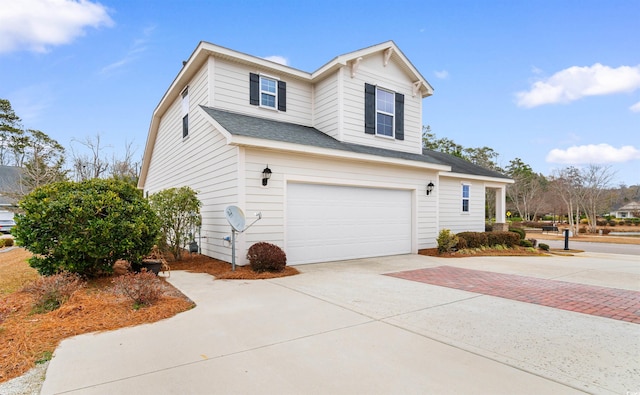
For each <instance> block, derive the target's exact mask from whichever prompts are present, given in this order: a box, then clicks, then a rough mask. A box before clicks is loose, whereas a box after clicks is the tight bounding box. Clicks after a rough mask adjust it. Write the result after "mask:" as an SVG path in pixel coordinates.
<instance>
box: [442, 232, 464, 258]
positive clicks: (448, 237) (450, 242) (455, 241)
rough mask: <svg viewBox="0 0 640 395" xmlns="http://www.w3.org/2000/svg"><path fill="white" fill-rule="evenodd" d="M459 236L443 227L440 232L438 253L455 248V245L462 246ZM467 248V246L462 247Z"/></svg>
mask: <svg viewBox="0 0 640 395" xmlns="http://www.w3.org/2000/svg"><path fill="white" fill-rule="evenodd" d="M459 241H460V240H459V238H458V236H456V235H455V234H453V232H451V231H450V230H449V229H442V230H441V231H440V233H438V239H437V242H438V253H440V254H442V253H445V252H449V251H451V250H453V248H454V247H457V248H458V249H461V248H460V243H459ZM462 248H465V247H462Z"/></svg>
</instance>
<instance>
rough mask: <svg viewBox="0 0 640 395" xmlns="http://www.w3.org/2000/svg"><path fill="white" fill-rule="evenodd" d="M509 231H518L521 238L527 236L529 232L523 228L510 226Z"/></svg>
mask: <svg viewBox="0 0 640 395" xmlns="http://www.w3.org/2000/svg"><path fill="white" fill-rule="evenodd" d="M509 232H514V233H517V234H518V235H519V236H520V240H524V238H525V237H526V236H527V233H526V232H525V231H524V230H523V229H521V228H509Z"/></svg>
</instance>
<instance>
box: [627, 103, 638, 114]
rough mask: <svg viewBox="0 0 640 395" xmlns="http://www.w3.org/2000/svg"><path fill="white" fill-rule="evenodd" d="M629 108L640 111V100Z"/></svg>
mask: <svg viewBox="0 0 640 395" xmlns="http://www.w3.org/2000/svg"><path fill="white" fill-rule="evenodd" d="M629 110H631V111H633V112H640V101H639V102H637V103H636V104H634V105H633V106H631V107H629Z"/></svg>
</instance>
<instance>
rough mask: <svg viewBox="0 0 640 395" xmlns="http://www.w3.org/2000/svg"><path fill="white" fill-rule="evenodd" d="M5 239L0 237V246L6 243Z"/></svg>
mask: <svg viewBox="0 0 640 395" xmlns="http://www.w3.org/2000/svg"><path fill="white" fill-rule="evenodd" d="M5 240H7V239H0V248H2V247H4V245H5V243H6V242H5Z"/></svg>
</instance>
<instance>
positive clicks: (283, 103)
mask: <svg viewBox="0 0 640 395" xmlns="http://www.w3.org/2000/svg"><path fill="white" fill-rule="evenodd" d="M278 110H279V111H287V83H286V82H284V81H278Z"/></svg>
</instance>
